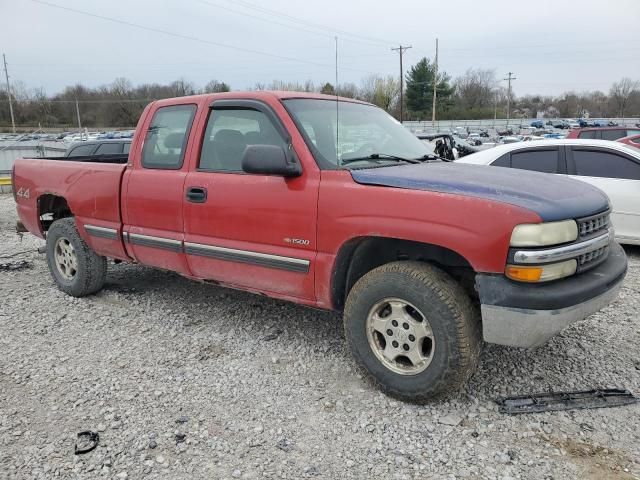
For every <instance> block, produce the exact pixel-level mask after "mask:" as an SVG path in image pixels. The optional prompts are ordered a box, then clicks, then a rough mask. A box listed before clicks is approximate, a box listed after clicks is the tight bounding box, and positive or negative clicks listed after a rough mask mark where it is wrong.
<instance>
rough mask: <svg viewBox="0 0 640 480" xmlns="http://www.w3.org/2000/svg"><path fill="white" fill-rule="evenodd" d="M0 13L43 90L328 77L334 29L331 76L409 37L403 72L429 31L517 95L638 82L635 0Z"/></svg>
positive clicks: (11, 61) (21, 62)
mask: <svg viewBox="0 0 640 480" xmlns="http://www.w3.org/2000/svg"><path fill="white" fill-rule="evenodd" d="M80 12H83V13H80ZM0 18H1V19H2V22H1V23H0V52H3V53H5V54H6V56H7V63H8V69H9V74H10V76H11V80H12V81H22V82H24V84H25V85H26V86H27V87H29V88H39V87H42V88H44V89H45V91H46V92H48V93H50V94H52V93H56V92H58V91H61V90H62V89H63V88H64V87H65V86H67V85H72V84H76V83H82V84H84V85H87V86H91V87H95V86H99V85H105V84H109V83H111V82H112V81H113V80H114V79H115V78H117V77H126V78H128V79H129V80H131V81H132V82H133V83H134V84H139V83H152V82H157V83H169V82H171V81H173V80H176V79H178V78H184V79H186V80H189V81H192V82H193V83H195V84H196V85H197V86H203V85H204V84H206V83H207V82H208V81H209V80H211V79H217V80H220V81H224V82H226V83H228V84H230V85H231V88H232V89H234V90H243V89H247V88H253V87H254V86H255V84H256V83H258V82H259V83H267V84H268V83H269V82H271V81H272V80H285V81H299V82H304V81H305V80H308V79H310V80H312V81H314V82H315V83H316V84H324V83H325V82H331V83H335V75H336V72H335V61H336V49H335V44H336V40H335V37H336V36H337V37H338V40H337V45H338V79H339V82H340V83H343V82H353V83H356V84H357V85H360V83H361V82H362V79H363V78H364V77H367V76H369V75H371V74H378V75H395V76H398V75H399V58H398V53H397V52H394V51H392V50H391V48H393V47H397V46H398V45H407V46H412V48H411V49H409V50H407V51H406V53H405V55H404V68H405V72H406V70H407V69H408V68H409V67H410V66H411V65H413V64H415V63H416V62H417V61H418V60H420V59H421V58H422V57H425V56H426V57H429V58H432V57H433V55H434V52H435V39H436V38H438V39H439V46H440V48H439V65H440V69H441V70H444V71H446V72H447V73H448V74H449V75H450V76H452V77H454V78H455V77H456V76H458V75H461V74H463V73H464V72H465V71H466V70H467V69H468V68H484V69H495V72H496V76H497V78H499V79H502V78H505V77H506V76H507V74H508V72H513V73H514V76H515V77H516V80H514V81H513V90H514V93H515V94H516V95H518V96H521V95H525V94H542V95H559V94H561V93H562V92H565V91H570V90H573V91H585V90H602V91H608V89H609V87H610V86H611V83H612V82H614V81H617V80H619V79H620V78H622V77H631V78H633V79H637V80H640V61H639V60H640V59H639V58H638V57H639V56H640V25H639V20H640V0H608V1H606V2H605V1H603V0H580V1H575V0H573V1H566V0H565V1H559V0H554V1H549V0H536V1H535V2H532V1H522V2H514V1H512V0H510V1H503V0H482V1H481V2H480V1H477V0H448V1H434V0H393V1H385V2H383V1H379V0H377V1H371V0H370V1H368V2H366V1H362V0H361V1H348V0H323V1H314V0H305V1H294V0H109V1H104V0H102V1H100V0H0ZM3 73H4V72H3ZM502 83H503V84H504V85H505V86H506V82H502Z"/></svg>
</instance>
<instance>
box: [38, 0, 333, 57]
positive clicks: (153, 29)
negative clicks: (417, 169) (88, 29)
mask: <svg viewBox="0 0 640 480" xmlns="http://www.w3.org/2000/svg"><path fill="white" fill-rule="evenodd" d="M31 1H32V2H34V3H39V4H41V5H46V6H48V7H53V8H58V9H60V10H66V11H69V12H73V13H77V14H79V15H84V16H87V17H92V18H98V19H100V20H105V21H107V22H112V23H118V24H120V25H126V26H128V27H133V28H138V29H140V30H146V31H148V32H154V33H160V34H162V35H168V36H171V37H176V38H181V39H183V40H191V41H194V42H199V43H204V44H207V45H213V46H216V47H222V48H229V49H232V50H238V51H241V52H246V53H253V54H257V55H264V56H267V57H273V58H279V59H281V60H290V61H294V62H300V63H306V64H309V65H315V66H318V67H333V65H328V64H325V63H318V62H313V61H311V60H305V59H303V58H295V57H288V56H285V55H278V54H276V53H270V52H264V51H260V50H254V49H252V48H246V47H239V46H236V45H230V44H228V43H222V42H214V41H212V40H205V39H203V38H199V37H195V36H192V35H185V34H182V33H176V32H171V31H169V30H163V29H160V28H156V27H148V26H146V25H141V24H139V23H133V22H129V21H126V20H120V19H118V18H113V17H107V16H105V15H98V14H96V13H91V12H86V11H84V10H78V9H76V8H71V7H65V6H62V5H58V4H55V3H50V2H46V1H44V0H31Z"/></svg>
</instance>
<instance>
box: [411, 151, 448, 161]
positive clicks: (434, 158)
mask: <svg viewBox="0 0 640 480" xmlns="http://www.w3.org/2000/svg"><path fill="white" fill-rule="evenodd" d="M414 160H417V161H418V162H428V161H437V160H442V158H440V157H438V156H437V155H433V154H432V153H425V154H424V155H422V156H421V157H418V158H414ZM445 161H446V160H445Z"/></svg>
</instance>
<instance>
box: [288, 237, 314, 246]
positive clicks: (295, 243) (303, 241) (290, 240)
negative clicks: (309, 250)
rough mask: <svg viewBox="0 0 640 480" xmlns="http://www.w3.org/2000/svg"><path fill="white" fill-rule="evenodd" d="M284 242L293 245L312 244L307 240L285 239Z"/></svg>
mask: <svg viewBox="0 0 640 480" xmlns="http://www.w3.org/2000/svg"><path fill="white" fill-rule="evenodd" d="M284 241H285V242H286V243H291V244H293V245H309V243H311V242H309V240H305V239H304V238H285V239H284Z"/></svg>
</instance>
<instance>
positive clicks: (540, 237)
mask: <svg viewBox="0 0 640 480" xmlns="http://www.w3.org/2000/svg"><path fill="white" fill-rule="evenodd" d="M577 238H578V224H577V223H576V222H575V221H573V220H564V221H562V222H549V223H524V224H522V225H516V227H515V228H514V229H513V233H511V246H512V247H544V246H549V245H558V244H560V243H567V242H573V241H574V240H575V239H577Z"/></svg>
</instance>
